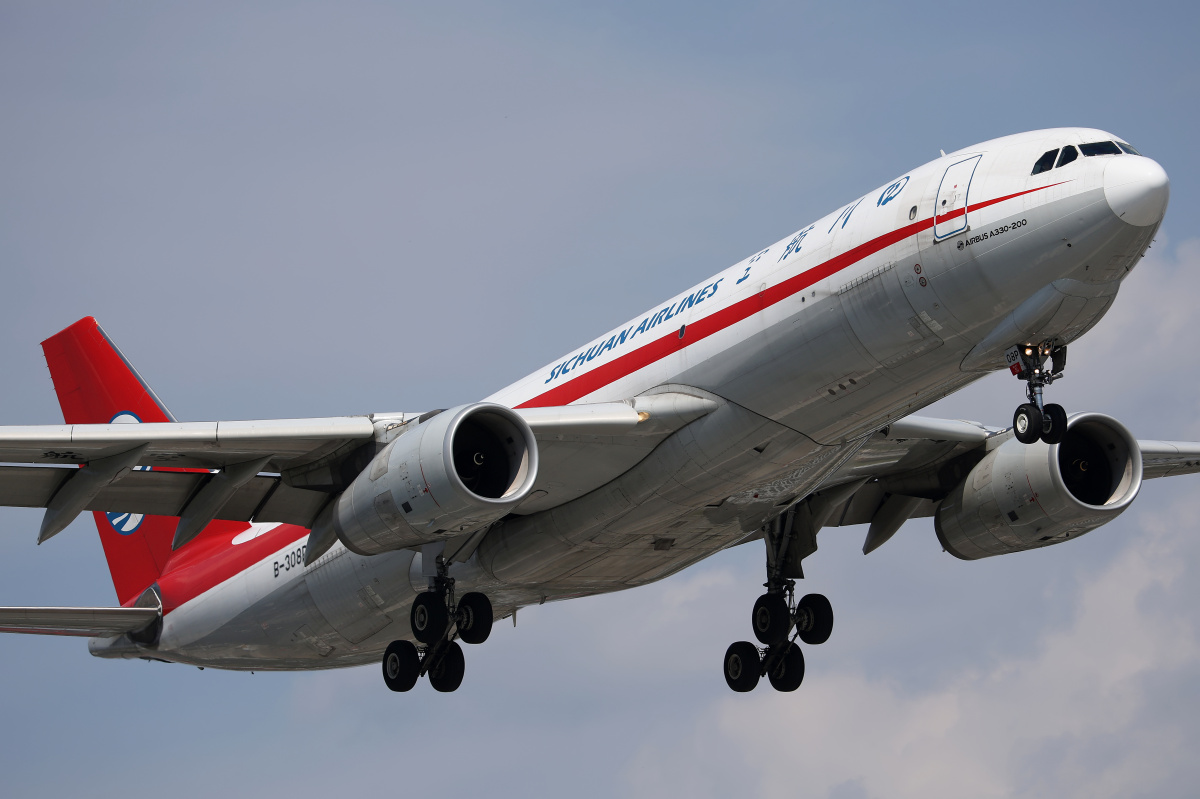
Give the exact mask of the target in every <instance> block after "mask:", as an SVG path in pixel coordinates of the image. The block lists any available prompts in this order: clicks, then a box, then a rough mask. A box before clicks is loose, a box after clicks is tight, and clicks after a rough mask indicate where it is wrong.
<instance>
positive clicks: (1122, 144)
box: [1117, 141, 1141, 155]
mask: <svg viewBox="0 0 1200 799" xmlns="http://www.w3.org/2000/svg"><path fill="white" fill-rule="evenodd" d="M1117 146H1118V147H1120V148H1121V149H1122V150H1124V151H1125V152H1127V153H1129V154H1130V155H1141V153H1139V152H1138V151H1137V150H1135V149H1133V148H1132V147H1130V146H1129V145H1128V144H1126V143H1125V142H1123V141H1119V142H1117Z"/></svg>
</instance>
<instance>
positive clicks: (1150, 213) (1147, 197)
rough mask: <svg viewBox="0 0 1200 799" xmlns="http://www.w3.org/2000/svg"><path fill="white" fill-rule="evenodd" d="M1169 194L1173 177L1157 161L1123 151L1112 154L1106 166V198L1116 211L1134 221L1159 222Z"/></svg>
mask: <svg viewBox="0 0 1200 799" xmlns="http://www.w3.org/2000/svg"><path fill="white" fill-rule="evenodd" d="M1170 196H1171V181H1170V180H1168V179H1167V173H1166V171H1165V170H1164V169H1163V168H1162V167H1161V166H1159V165H1158V162H1157V161H1154V160H1152V159H1149V158H1144V157H1142V156H1138V155H1122V156H1120V157H1118V158H1110V159H1109V160H1108V164H1107V165H1105V167H1104V198H1105V199H1106V200H1108V206H1109V207H1110V208H1112V210H1113V213H1114V214H1116V215H1117V216H1118V217H1120V218H1121V219H1122V220H1124V221H1126V222H1128V223H1129V224H1131V225H1136V226H1137V227H1146V226H1148V225H1157V224H1158V223H1159V222H1161V221H1162V218H1163V214H1165V213H1166V212H1167V200H1168V199H1169V198H1170Z"/></svg>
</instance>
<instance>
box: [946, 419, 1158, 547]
mask: <svg viewBox="0 0 1200 799" xmlns="http://www.w3.org/2000/svg"><path fill="white" fill-rule="evenodd" d="M1141 486H1142V452H1141V450H1140V449H1139V448H1138V445H1137V441H1136V440H1135V439H1134V437H1133V436H1132V435H1130V433H1129V431H1128V430H1126V429H1125V427H1124V425H1122V424H1121V423H1120V422H1118V421H1117V420H1116V419H1113V418H1112V417H1109V416H1105V415H1103V414H1099V413H1082V414H1078V415H1076V416H1073V417H1071V419H1070V420H1069V421H1068V422H1067V433H1066V436H1065V437H1064V438H1063V440H1062V442H1061V443H1059V444H1044V443H1042V442H1038V443H1036V444H1022V443H1020V442H1019V441H1017V440H1016V439H1015V438H1014V439H1009V440H1008V441H1005V442H1004V443H1003V444H1001V445H1000V446H998V447H997V448H996V449H994V450H992V451H991V452H989V453H988V454H987V455H986V456H985V457H984V459H983V460H982V461H980V462H979V463H978V464H977V465H976V466H975V468H974V469H972V470H971V471H970V473H969V474H968V475H967V477H966V479H964V480H963V481H962V483H960V484H959V485H958V486H957V487H956V488H955V489H954V490H953V491H951V492H950V495H949V496H948V497H946V499H944V500H943V501H942V504H941V505H940V506H939V507H938V510H937V515H936V516H935V518H934V527H935V528H936V530H937V536H938V540H939V541H941V543H942V547H943V548H945V550H946V551H947V552H949V553H950V554H951V555H954V556H955V557H959V558H962V559H964V560H976V559H978V558H986V557H989V556H991V555H1003V554H1006V553H1009V552H1021V551H1023V550H1026V549H1036V548H1037V547H1044V546H1049V545H1051V544H1057V543H1060V542H1062V541H1066V540H1067V539H1068V538H1075V537H1078V536H1081V535H1083V534H1084V533H1086V532H1088V531H1090V530H1094V529H1096V528H1097V527H1099V526H1101V525H1103V524H1107V523H1108V522H1111V521H1112V520H1113V519H1115V518H1117V517H1118V516H1120V515H1121V513H1122V512H1123V511H1124V510H1125V509H1126V508H1128V507H1129V505H1130V504H1131V503H1132V502H1133V500H1134V498H1135V497H1136V496H1137V494H1138V490H1139V489H1140V488H1141Z"/></svg>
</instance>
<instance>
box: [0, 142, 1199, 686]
mask: <svg viewBox="0 0 1200 799" xmlns="http://www.w3.org/2000/svg"><path fill="white" fill-rule="evenodd" d="M1168 194H1169V183H1168V180H1167V175H1166V172H1165V171H1164V170H1163V169H1162V167H1161V166H1159V165H1158V164H1157V163H1156V162H1155V161H1153V160H1151V159H1150V158H1147V157H1145V156H1143V155H1141V154H1140V153H1138V151H1137V150H1135V149H1134V148H1133V147H1131V146H1130V145H1129V144H1127V143H1126V142H1125V141H1124V140H1123V139H1122V138H1120V137H1118V136H1115V135H1113V134H1110V133H1106V132H1104V131H1100V130H1091V129H1083V128H1061V129H1054V130H1042V131H1035V132H1031V133H1023V134H1019V135H1015V136H1007V137H1004V138H1000V139H995V140H993V141H988V142H984V143H982V144H978V145H976V146H973V147H969V148H967V149H965V150H961V151H959V152H955V153H951V154H949V155H944V156H943V157H941V158H938V159H937V160H935V161H932V162H930V163H928V164H925V165H924V166H921V167H918V168H916V169H913V170H911V171H909V172H906V173H904V174H902V175H900V176H898V177H897V178H896V179H894V180H891V181H888V183H886V184H885V185H884V186H881V187H879V188H877V189H874V190H873V191H871V192H868V193H867V194H865V195H862V196H861V197H858V198H853V199H851V200H850V201H849V202H847V203H846V204H844V205H842V206H840V207H839V208H836V209H833V210H832V211H831V212H830V214H829V215H828V216H826V217H825V218H824V219H821V220H817V221H815V222H813V223H811V224H808V225H805V226H803V227H801V228H800V230H799V231H798V232H795V233H792V234H789V235H787V236H785V237H783V238H782V239H780V240H779V241H778V242H776V243H774V244H772V245H770V246H769V247H766V248H763V249H758V250H756V251H755V253H754V254H752V255H751V256H749V257H747V259H746V260H744V261H742V262H741V263H737V264H734V265H733V266H730V267H729V268H728V269H726V270H725V271H724V272H722V273H720V274H718V275H715V276H713V277H712V278H709V279H708V280H705V281H703V282H702V283H700V284H698V285H696V286H692V287H690V288H688V289H686V290H684V291H683V292H681V293H680V294H678V295H677V296H675V297H673V298H671V299H668V300H666V301H664V302H662V303H659V304H658V305H656V306H654V307H653V308H651V309H649V310H648V311H646V312H645V313H644V314H639V315H638V316H637V317H635V318H634V319H631V320H629V321H628V322H627V323H625V324H624V325H621V326H620V327H618V328H617V329H615V330H610V331H608V332H606V333H604V334H603V335H600V336H598V337H597V338H596V339H594V340H592V341H590V342H587V343H586V344H583V345H582V346H577V347H575V348H573V349H571V350H570V351H568V353H567V354H566V355H565V356H563V357H562V358H559V359H556V360H555V361H554V362H552V363H550V364H547V365H546V366H545V367H544V368H542V369H539V370H537V371H536V372H534V373H533V374H531V375H529V376H528V377H525V378H524V379H522V380H519V381H517V382H515V383H513V384H512V385H510V386H508V387H506V388H503V389H501V390H500V391H497V392H496V393H495V394H493V395H492V396H490V397H487V398H486V399H483V400H481V401H478V402H471V403H467V404H464V405H460V406H459V407H456V408H450V409H447V410H434V411H428V412H423V413H377V414H371V415H368V416H349V417H336V418H327V419H272V420H259V421H234V422H181V421H178V420H177V419H175V418H174V417H173V416H172V415H171V413H170V412H169V411H168V410H167V407H166V405H165V404H164V403H163V402H162V401H161V400H160V399H159V398H158V396H157V395H156V394H155V393H154V391H153V390H152V389H151V388H150V387H149V385H148V384H147V383H146V382H145V381H144V380H143V379H142V377H141V376H140V375H139V374H138V373H137V372H136V371H135V370H134V369H133V367H132V366H131V365H130V364H129V362H128V361H127V360H126V359H125V358H124V357H123V356H122V355H121V353H120V351H119V350H118V349H117V347H116V346H115V345H114V344H113V343H112V342H111V341H110V340H109V338H108V337H107V336H106V335H105V333H104V332H103V330H102V329H101V328H100V326H99V325H98V324H97V322H96V321H95V320H94V319H92V318H90V317H89V318H85V319H82V320H80V321H78V322H76V323H75V324H73V325H71V326H70V327H68V328H67V329H65V330H63V331H61V332H59V333H57V334H55V335H53V336H51V337H50V338H48V339H46V341H44V342H43V344H42V347H43V350H44V352H45V356H46V361H47V364H48V365H49V367H50V373H51V376H52V378H53V381H54V387H55V390H56V392H57V394H58V399H59V402H60V405H61V407H62V411H63V416H64V419H65V422H66V424H64V425H45V426H27V427H0V463H3V464H5V465H3V466H0V504H6V505H13V506H24V507H41V508H45V509H46V512H45V516H44V517H43V520H42V524H41V530H40V532H39V538H38V540H39V541H45V540H46V539H48V538H50V537H51V536H54V535H56V534H57V533H59V532H60V531H62V530H63V529H64V528H65V527H66V526H67V525H68V524H70V522H71V521H72V520H74V519H75V518H76V517H77V516H78V515H79V514H80V513H82V512H84V511H92V512H93V515H94V517H95V521H96V525H97V527H98V528H99V532H100V538H101V541H102V543H103V546H104V552H105V555H106V558H107V560H108V565H109V569H110V571H111V573H112V578H113V584H114V586H115V588H116V592H117V600H118V604H119V606H114V607H104V608H0V630H2V631H8V632H34V633H49V634H58V635H80V636H87V637H89V638H90V641H89V648H90V650H91V652H92V654H94V655H96V656H99V657H106V658H146V659H153V660H160V661H173V662H178V663H188V664H193V665H197V666H211V667H217V668H228V669H258V670H262V669H318V668H331V667H336V666H352V665H359V664H364V663H372V662H374V663H380V664H382V671H383V678H384V682H385V683H386V685H387V687H388V688H390V689H392V690H394V691H407V690H410V689H411V688H412V687H413V686H414V685H415V684H416V683H417V681H418V680H420V679H421V678H422V677H427V678H428V680H429V682H430V684H431V685H432V686H433V687H434V688H435V689H437V690H439V691H453V690H455V689H456V688H457V687H458V686H459V684H460V683H461V681H462V679H463V675H464V672H465V658H464V652H463V647H462V644H468V645H478V644H482V643H483V642H484V641H485V640H486V639H487V638H488V635H489V633H490V632H491V629H492V624H493V622H494V621H495V620H496V619H501V618H506V617H508V616H511V615H513V614H514V613H516V611H517V610H518V609H520V608H521V607H523V606H525V605H530V604H538V603H542V602H545V601H548V600H560V599H568V598H572V597H581V596H588V595H594V594H601V593H606V592H611V591H619V590H621V589H625V588H629V587H632V586H638V585H643V584H646V583H649V582H653V581H655V580H660V579H662V578H664V577H667V576H668V575H671V574H674V573H676V572H678V571H680V570H681V569H684V568H686V567H688V566H690V565H691V564H694V563H697V562H698V561H700V560H703V559H704V558H707V557H709V556H710V555H713V554H714V553H716V552H719V551H721V550H723V549H726V548H729V547H732V546H736V545H739V544H750V543H751V542H754V543H753V545H754V546H761V547H762V548H763V551H764V553H765V558H764V562H765V569H766V592H765V593H764V594H763V595H762V596H761V597H760V598H759V599H758V601H757V602H756V603H755V605H754V607H753V608H747V609H746V610H747V611H748V614H747V615H748V616H749V619H748V622H749V623H748V628H747V630H746V633H747V635H746V636H745V637H746V638H750V639H753V640H747V641H739V642H737V643H734V644H732V645H731V646H730V647H729V649H728V650H727V652H726V655H725V659H724V664H723V668H724V674H725V679H726V681H727V682H728V684H729V686H730V687H731V688H732V689H733V690H735V691H749V690H751V689H753V688H754V687H755V686H756V685H757V684H758V683H759V681H760V679H761V678H762V677H766V678H767V679H768V680H769V682H770V683H771V685H772V686H773V687H774V688H776V689H777V690H781V691H792V690H795V689H796V688H797V687H799V685H800V683H801V681H802V680H803V677H804V657H805V651H804V650H802V649H801V646H800V644H801V643H803V644H804V645H805V646H806V647H808V646H813V645H818V644H821V643H823V642H824V641H825V640H826V639H827V638H828V637H829V636H830V634H831V632H832V630H833V609H832V607H831V605H830V603H829V601H828V600H827V599H826V598H825V597H823V596H821V595H820V594H811V593H810V594H803V592H797V591H796V585H797V581H798V580H800V579H802V578H803V576H804V572H803V561H804V559H805V558H806V557H807V556H808V555H810V554H812V553H813V552H814V551H816V549H817V539H818V533H819V532H820V530H821V529H822V528H824V527H830V526H841V525H852V524H867V525H869V527H868V528H867V535H866V540H865V541H864V544H863V551H864V553H870V552H872V551H874V550H875V549H877V548H878V547H880V546H881V545H883V544H884V543H886V542H887V541H888V539H889V538H890V537H891V536H892V535H893V534H894V533H895V532H896V530H897V529H899V527H900V526H901V525H902V524H903V523H904V522H905V521H907V520H909V519H912V518H916V517H932V519H933V528H934V530H935V531H936V534H937V540H938V541H939V542H940V544H941V546H942V548H944V549H945V551H946V552H948V553H950V554H951V555H954V556H956V557H958V558H962V559H964V560H974V559H978V558H985V557H991V556H994V555H1004V554H1008V553H1014V552H1020V551H1023V550H1028V549H1036V548H1038V547H1045V546H1050V545H1052V544H1059V543H1063V542H1066V541H1068V540H1069V539H1071V538H1076V537H1078V536H1081V535H1083V534H1085V533H1088V532H1090V531H1092V530H1094V529H1096V528H1098V527H1101V526H1103V525H1104V524H1106V523H1107V522H1109V521H1112V520H1113V519H1114V518H1116V517H1117V516H1119V515H1120V514H1121V513H1122V512H1123V511H1124V510H1125V509H1126V508H1128V507H1129V506H1130V504H1131V503H1132V502H1133V501H1134V500H1135V499H1136V498H1137V495H1138V491H1139V489H1140V487H1141V484H1142V480H1143V479H1148V478H1155V477H1163V476H1167V475H1175V474H1185V473H1195V472H1200V445H1198V444H1195V443H1187V442H1164V441H1139V440H1138V439H1136V438H1135V437H1134V436H1133V434H1131V432H1130V431H1129V430H1128V429H1127V428H1126V427H1125V425H1123V424H1122V423H1121V422H1119V421H1118V420H1116V419H1113V418H1111V417H1109V416H1106V415H1104V414H1101V413H1096V412H1091V411H1089V410H1088V409H1084V408H1080V409H1072V411H1073V412H1071V413H1069V412H1068V411H1067V410H1065V409H1064V408H1062V407H1061V406H1060V405H1058V404H1055V403H1053V402H1051V401H1050V399H1051V398H1052V395H1053V387H1052V386H1053V384H1054V382H1056V381H1057V380H1059V379H1060V378H1062V377H1063V375H1064V373H1065V372H1066V367H1067V349H1068V346H1086V345H1084V344H1080V345H1077V344H1075V342H1076V340H1078V339H1080V338H1081V337H1082V336H1084V334H1085V333H1087V332H1088V331H1089V330H1090V329H1091V328H1092V327H1093V326H1094V325H1095V324H1096V323H1097V322H1099V321H1100V319H1101V318H1102V317H1103V316H1104V314H1105V312H1106V311H1107V310H1108V309H1109V307H1110V306H1111V304H1112V302H1113V300H1114V298H1115V297H1116V295H1117V292H1118V289H1119V288H1120V286H1121V283H1122V281H1124V280H1126V279H1127V278H1129V277H1130V275H1131V272H1132V271H1133V268H1134V267H1135V266H1136V265H1137V263H1138V261H1139V260H1140V259H1141V258H1142V256H1143V254H1144V253H1145V251H1146V249H1147V247H1149V245H1150V243H1151V241H1152V240H1153V238H1154V235H1155V232H1156V231H1157V230H1158V227H1159V224H1160V223H1161V221H1162V218H1163V214H1164V213H1165V211H1166V207H1167V199H1168ZM1005 369H1007V370H1008V371H1009V372H1010V373H1011V375H1012V376H1013V377H1014V378H1015V379H1014V380H1013V405H1014V406H1015V412H1014V414H1013V420H1012V424H1011V427H1005V426H1003V425H1004V424H1005V423H1007V420H1002V424H1001V426H995V427H991V426H986V425H982V424H978V423H973V422H962V421H952V420H943V419H934V418H926V417H921V416H916V415H913V414H914V413H916V412H918V411H919V410H920V409H921V408H922V407H923V406H925V405H928V404H929V403H931V402H933V401H934V400H936V399H939V398H941V397H943V396H945V395H946V394H947V393H949V392H952V391H955V390H957V389H959V388H962V387H963V386H965V385H967V384H968V383H970V382H972V381H974V380H978V379H979V378H980V377H982V376H984V375H986V374H988V373H990V372H993V371H999V370H1005ZM758 542H761V543H758ZM931 543H932V537H931ZM963 568H969V566H963ZM736 635H737V631H734V630H731V631H730V637H731V638H732V637H735V636H736ZM737 637H742V636H737ZM713 667H714V669H715V668H716V664H715V663H714V664H713Z"/></svg>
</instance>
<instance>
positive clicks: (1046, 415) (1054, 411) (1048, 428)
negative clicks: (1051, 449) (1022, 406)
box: [1042, 403, 1067, 444]
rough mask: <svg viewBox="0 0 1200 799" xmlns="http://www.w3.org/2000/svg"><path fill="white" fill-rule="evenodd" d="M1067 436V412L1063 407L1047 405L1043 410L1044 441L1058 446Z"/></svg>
mask: <svg viewBox="0 0 1200 799" xmlns="http://www.w3.org/2000/svg"><path fill="white" fill-rule="evenodd" d="M1066 435H1067V412H1066V411H1065V410H1063V406H1061V405H1054V404H1053V403H1052V404H1050V405H1047V406H1046V407H1045V408H1044V409H1043V418H1042V441H1045V442H1046V443H1047V444H1058V443H1060V442H1061V441H1062V440H1063V438H1064V437H1065V436H1066Z"/></svg>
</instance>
